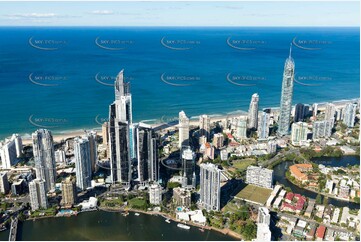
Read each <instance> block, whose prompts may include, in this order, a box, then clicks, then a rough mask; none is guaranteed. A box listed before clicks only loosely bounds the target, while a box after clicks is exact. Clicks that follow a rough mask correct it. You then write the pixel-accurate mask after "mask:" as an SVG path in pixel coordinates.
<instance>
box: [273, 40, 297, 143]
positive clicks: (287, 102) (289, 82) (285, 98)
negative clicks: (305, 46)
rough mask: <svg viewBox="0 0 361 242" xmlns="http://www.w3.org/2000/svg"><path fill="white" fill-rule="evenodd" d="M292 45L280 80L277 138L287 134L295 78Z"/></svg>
mask: <svg viewBox="0 0 361 242" xmlns="http://www.w3.org/2000/svg"><path fill="white" fill-rule="evenodd" d="M291 52H292V45H291V47H290V54H289V56H288V58H287V59H286V62H285V67H284V70H283V80H282V94H281V109H280V116H279V120H278V130H277V133H278V135H279V136H283V135H286V134H288V133H289V129H290V120H291V109H292V96H293V81H294V76H295V62H294V61H293V59H292V57H291Z"/></svg>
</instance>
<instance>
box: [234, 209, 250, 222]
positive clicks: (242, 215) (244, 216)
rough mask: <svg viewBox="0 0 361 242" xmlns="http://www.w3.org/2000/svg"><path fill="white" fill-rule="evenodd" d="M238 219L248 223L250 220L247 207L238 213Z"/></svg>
mask: <svg viewBox="0 0 361 242" xmlns="http://www.w3.org/2000/svg"><path fill="white" fill-rule="evenodd" d="M237 218H238V219H241V220H242V221H246V220H247V219H248V218H249V209H248V206H247V205H243V206H242V207H241V208H240V211H239V212H238V213H237Z"/></svg>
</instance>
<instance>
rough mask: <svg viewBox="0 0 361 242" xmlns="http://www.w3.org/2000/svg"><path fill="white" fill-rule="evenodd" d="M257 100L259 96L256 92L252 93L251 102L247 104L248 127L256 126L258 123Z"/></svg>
mask: <svg viewBox="0 0 361 242" xmlns="http://www.w3.org/2000/svg"><path fill="white" fill-rule="evenodd" d="M258 101H259V96H258V93H254V94H253V95H252V98H251V102H250V104H249V109H248V128H249V129H252V128H256V129H257V124H258Z"/></svg>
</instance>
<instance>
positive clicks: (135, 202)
mask: <svg viewBox="0 0 361 242" xmlns="http://www.w3.org/2000/svg"><path fill="white" fill-rule="evenodd" d="M129 205H130V207H133V208H146V207H147V201H146V200H145V199H144V198H139V197H135V198H132V199H130V200H129Z"/></svg>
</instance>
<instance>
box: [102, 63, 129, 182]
mask: <svg viewBox="0 0 361 242" xmlns="http://www.w3.org/2000/svg"><path fill="white" fill-rule="evenodd" d="M114 86H115V101H114V102H113V103H112V104H111V105H110V107H109V130H108V132H109V142H108V143H109V152H110V168H111V179H112V182H113V183H122V184H125V185H129V183H130V180H131V154H130V153H131V152H130V151H131V150H132V147H131V142H130V140H131V138H130V127H131V125H132V95H131V94H130V84H129V83H125V82H124V78H123V70H122V71H120V72H119V74H118V75H117V78H116V81H115V83H114Z"/></svg>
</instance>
